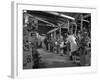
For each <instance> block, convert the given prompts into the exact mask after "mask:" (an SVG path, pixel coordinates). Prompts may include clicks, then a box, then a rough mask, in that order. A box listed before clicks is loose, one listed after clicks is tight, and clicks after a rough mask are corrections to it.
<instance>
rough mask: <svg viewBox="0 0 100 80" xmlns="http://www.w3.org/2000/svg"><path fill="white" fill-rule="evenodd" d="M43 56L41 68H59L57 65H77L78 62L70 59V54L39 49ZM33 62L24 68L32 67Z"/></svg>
mask: <svg viewBox="0 0 100 80" xmlns="http://www.w3.org/2000/svg"><path fill="white" fill-rule="evenodd" d="M38 52H39V54H40V56H41V62H40V68H57V67H75V66H79V65H78V64H75V63H73V62H72V61H70V60H69V57H68V56H61V55H59V54H56V53H52V52H48V51H46V50H44V49H38ZM32 64H33V63H32V62H31V63H28V64H27V65H26V66H24V69H32Z"/></svg>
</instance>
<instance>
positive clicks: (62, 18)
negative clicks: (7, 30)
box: [23, 10, 91, 69]
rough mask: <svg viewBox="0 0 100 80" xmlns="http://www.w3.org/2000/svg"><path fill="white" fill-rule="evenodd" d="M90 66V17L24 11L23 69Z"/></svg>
mask: <svg viewBox="0 0 100 80" xmlns="http://www.w3.org/2000/svg"><path fill="white" fill-rule="evenodd" d="M81 66H91V14H90V13H75V12H58V11H35V10H23V69H39V68H58V67H59V68H60V67H81Z"/></svg>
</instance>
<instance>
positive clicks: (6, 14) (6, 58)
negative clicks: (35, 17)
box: [0, 0, 100, 80]
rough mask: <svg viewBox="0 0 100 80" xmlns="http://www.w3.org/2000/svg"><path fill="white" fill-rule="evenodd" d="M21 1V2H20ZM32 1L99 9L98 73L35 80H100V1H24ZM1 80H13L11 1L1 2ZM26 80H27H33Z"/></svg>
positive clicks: (97, 39) (4, 0)
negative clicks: (11, 74)
mask: <svg viewBox="0 0 100 80" xmlns="http://www.w3.org/2000/svg"><path fill="white" fill-rule="evenodd" d="M20 1H21V0H20ZM24 1H29V2H30V1H31V2H32V3H33V4H46V5H47V4H49V5H50V4H52V5H63V6H68V5H69V6H72V5H73V6H80V7H82V6H85V7H97V22H98V26H94V27H95V28H96V29H95V30H94V31H95V33H96V34H95V35H96V36H95V40H96V42H97V43H96V46H95V47H96V49H97V52H98V71H97V73H90V74H88V73H87V74H75V75H73V74H72V75H63V76H55V77H54V76H53V77H52V76H51V77H49V78H48V77H41V78H35V80H99V79H100V77H99V75H100V69H99V67H100V63H99V60H100V58H99V56H100V51H99V47H100V45H99V39H100V37H99V32H100V31H99V30H100V23H99V21H100V15H99V14H100V5H99V4H100V1H99V0H24ZM0 10H1V11H0V80H11V78H10V70H11V69H10V67H11V66H10V65H11V0H1V2H0ZM33 79H34V78H33ZM33 79H25V80H33ZM22 80H23V79H22Z"/></svg>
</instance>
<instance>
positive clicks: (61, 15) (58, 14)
mask: <svg viewBox="0 0 100 80" xmlns="http://www.w3.org/2000/svg"><path fill="white" fill-rule="evenodd" d="M46 13H49V14H53V15H56V16H60V17H64V18H67V19H71V20H75V18H74V17H71V16H67V15H64V14H62V13H57V12H46Z"/></svg>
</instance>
